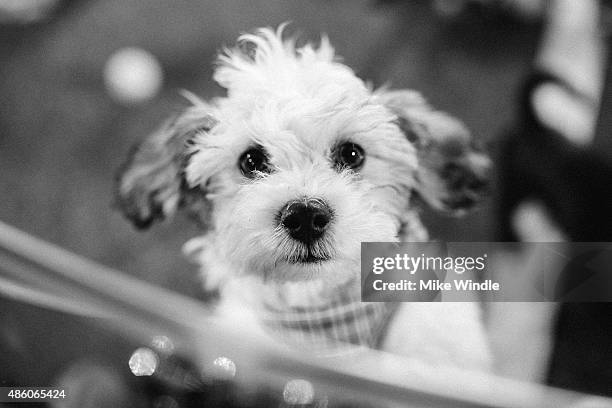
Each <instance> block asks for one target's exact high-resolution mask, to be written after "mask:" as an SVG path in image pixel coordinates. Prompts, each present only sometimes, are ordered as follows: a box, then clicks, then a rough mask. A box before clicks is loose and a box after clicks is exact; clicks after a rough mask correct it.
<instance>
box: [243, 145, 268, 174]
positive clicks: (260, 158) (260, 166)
mask: <svg viewBox="0 0 612 408" xmlns="http://www.w3.org/2000/svg"><path fill="white" fill-rule="evenodd" d="M238 166H239V167H240V171H241V172H242V174H244V175H245V176H246V177H249V178H253V177H255V176H256V175H257V172H264V173H269V172H270V167H269V163H268V156H266V152H265V151H264V150H263V148H262V147H252V148H250V149H249V150H247V151H246V152H244V153H242V155H241V156H240V160H239V161H238Z"/></svg>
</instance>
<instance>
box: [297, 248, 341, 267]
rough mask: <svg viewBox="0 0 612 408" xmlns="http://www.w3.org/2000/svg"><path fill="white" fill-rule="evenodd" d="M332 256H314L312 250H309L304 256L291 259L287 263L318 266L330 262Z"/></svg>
mask: <svg viewBox="0 0 612 408" xmlns="http://www.w3.org/2000/svg"><path fill="white" fill-rule="evenodd" d="M330 259H331V256H330V255H327V254H314V253H313V251H312V250H310V249H308V250H307V251H306V252H305V253H304V254H300V255H299V256H293V257H289V258H288V259H287V262H288V263H290V264H294V265H296V264H297V265H299V264H317V263H323V262H326V261H329V260H330Z"/></svg>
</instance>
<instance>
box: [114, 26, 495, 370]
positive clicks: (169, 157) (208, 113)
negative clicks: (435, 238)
mask: <svg viewBox="0 0 612 408" xmlns="http://www.w3.org/2000/svg"><path fill="white" fill-rule="evenodd" d="M282 31H283V26H281V27H280V28H279V29H278V30H276V31H274V30H272V29H260V30H258V31H256V33H255V34H245V35H243V36H241V37H240V38H239V46H238V47H237V48H234V49H227V50H225V51H224V52H223V53H222V54H221V55H220V57H219V59H218V66H217V68H216V70H215V73H214V79H215V80H216V81H217V82H218V83H219V84H220V85H221V86H222V87H224V88H225V89H226V90H227V96H226V97H222V98H218V99H215V100H212V101H210V102H205V101H203V100H200V99H199V98H197V97H195V96H193V95H191V94H190V95H188V98H189V99H190V100H191V103H192V105H191V106H190V107H188V108H187V109H186V110H185V111H184V112H183V113H181V114H180V115H179V116H178V117H176V118H174V119H172V120H171V121H169V122H167V123H166V124H165V125H164V126H163V127H162V129H161V130H160V131H159V132H157V133H155V134H154V135H153V136H152V137H150V138H149V139H147V140H145V141H144V142H143V143H142V144H140V146H139V147H137V148H136V149H135V150H134V151H133V153H132V155H131V157H130V159H129V160H128V162H127V163H126V165H125V166H124V167H123V168H122V172H121V174H120V175H119V178H118V199H119V204H120V206H121V208H122V209H123V210H124V212H125V213H126V214H127V216H128V217H129V218H131V219H132V220H133V221H134V223H135V224H136V225H137V226H141V227H144V226H148V225H150V224H151V223H152V222H153V221H155V220H156V219H162V218H165V217H168V216H170V215H172V214H173V213H174V212H176V210H177V209H179V208H186V209H187V210H188V212H191V213H192V214H195V215H196V216H197V217H198V219H200V220H203V221H204V223H205V224H206V227H207V232H206V233H205V234H203V236H202V237H199V238H195V239H194V240H192V241H190V242H189V243H188V244H187V245H186V249H187V251H188V252H190V253H191V254H193V255H195V256H197V258H198V260H199V262H200V263H201V264H202V270H203V274H204V279H205V283H206V285H207V286H208V287H219V286H223V283H227V282H228V281H233V282H236V281H239V280H240V279H242V278H243V277H248V280H249V281H257V282H259V283H258V284H261V282H264V286H266V285H278V284H280V285H282V284H284V283H285V282H298V283H297V284H298V285H299V284H300V282H315V281H316V282H324V283H325V285H324V286H325V287H327V288H330V291H331V292H333V288H335V287H340V285H345V283H346V282H348V281H350V280H354V279H358V274H359V270H360V244H361V242H367V241H398V240H408V241H421V240H426V239H427V234H426V231H425V229H424V228H423V226H422V225H421V223H420V221H419V216H418V210H417V209H415V201H414V196H415V194H418V195H419V196H420V197H421V198H423V200H424V201H425V202H426V203H428V204H430V205H431V206H432V207H433V208H435V209H440V210H448V211H452V212H461V211H464V210H465V209H467V208H468V207H470V206H471V205H473V204H474V203H475V202H476V201H477V198H478V197H479V195H480V193H481V192H482V187H483V186H484V180H485V173H486V171H485V170H486V167H487V165H488V161H487V160H488V159H486V156H484V155H483V154H481V153H479V152H478V151H476V150H475V149H474V144H473V141H472V138H471V136H470V134H469V132H468V131H467V129H466V128H465V126H464V125H463V124H462V123H461V122H460V121H459V120H457V119H455V118H453V117H451V116H450V115H448V114H445V113H441V112H437V111H435V110H434V109H433V108H431V106H429V105H428V104H427V102H426V101H425V100H424V99H423V98H422V97H421V96H420V95H419V94H418V93H416V92H415V91H409V90H402V91H389V90H385V89H381V90H373V89H371V87H369V86H368V85H367V84H366V83H364V82H363V81H362V80H361V79H359V78H358V77H357V76H356V75H355V74H354V72H353V71H352V70H351V69H350V68H348V67H347V66H346V65H344V64H342V63H340V62H339V61H338V59H337V57H336V56H335V53H334V50H333V48H332V46H331V45H330V43H329V41H328V39H327V38H326V37H323V38H322V39H321V41H320V43H319V44H318V46H315V45H313V44H307V45H305V46H303V47H296V45H295V40H294V39H283V35H282ZM347 142H350V143H354V144H356V145H359V146H360V147H361V148H362V149H363V152H364V156H365V161H364V162H363V165H362V166H361V167H359V168H358V169H349V168H346V167H338V166H336V165H335V164H334V154H335V153H334V152H335V151H336V149H337V148H338V146H339V145H341V144H342V143H347ZM254 147H256V148H258V149H260V151H263V152H265V155H266V159H267V161H268V169H267V171H266V172H258V173H256V174H255V176H254V177H245V175H244V174H242V173H241V171H240V167H239V164H238V162H239V158H240V157H241V155H243V154H244V152H246V151H248V150H249V149H251V148H254ZM300 199H311V200H320V201H322V202H324V203H325V204H326V205H327V206H328V207H329V208H330V211H331V213H332V214H333V216H332V217H331V220H330V222H329V225H328V226H327V227H326V230H325V234H324V235H323V237H322V238H321V239H320V240H318V241H316V242H315V243H313V244H312V245H311V246H310V247H306V246H305V245H304V244H303V243H301V242H298V241H297V240H295V239H292V238H291V236H290V235H289V234H288V233H287V232H286V231H285V230H284V229H283V227H282V226H281V225H280V223H279V212H280V211H281V210H282V208H283V207H284V206H285V205H286V204H287V203H288V202H291V201H292V200H300ZM306 253H308V254H310V255H312V256H315V257H316V258H317V259H322V261H319V262H301V261H300V260H301V259H303V257H304V256H305V254H306ZM304 284H306V283H304ZM226 286H227V287H232V285H231V284H229V285H226ZM233 287H234V288H236V287H238V288H239V289H238V292H240V291H241V290H242V291H243V292H242V294H241V295H239V296H242V297H245V296H246V295H247V294H246V293H245V291H249V292H250V293H248V295H249V296H250V297H253V296H254V293H253V292H254V290H252V288H251V289H247V286H246V285H243V284H241V285H238V286H236V285H234V286H233ZM343 287H344V286H343ZM226 293H229V292H226ZM226 296H229V295H227V294H226ZM320 298H321V299H323V300H322V301H325V295H322V296H321V297H320ZM298 303H299V302H298ZM383 348H385V349H388V350H390V351H395V352H399V353H402V354H408V355H412V356H421V357H425V358H427V359H429V360H438V361H447V362H449V363H456V364H460V365H463V366H474V367H476V366H477V367H483V366H485V365H486V364H487V361H488V353H487V347H486V343H485V341H484V338H483V330H482V327H481V325H480V321H479V315H478V310H477V306H476V305H474V304H405V305H403V306H402V307H401V308H400V310H399V311H398V312H397V313H396V316H395V317H394V319H393V322H392V325H391V326H390V328H389V333H388V335H387V336H386V341H385V345H383Z"/></svg>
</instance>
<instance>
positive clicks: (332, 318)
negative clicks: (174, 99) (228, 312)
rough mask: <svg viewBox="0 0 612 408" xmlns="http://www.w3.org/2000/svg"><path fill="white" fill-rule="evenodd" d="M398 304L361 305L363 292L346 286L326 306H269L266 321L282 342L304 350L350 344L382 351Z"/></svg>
mask: <svg viewBox="0 0 612 408" xmlns="http://www.w3.org/2000/svg"><path fill="white" fill-rule="evenodd" d="M300 289H301V290H302V291H307V290H309V288H308V287H306V288H300ZM310 290H314V289H310ZM398 305H399V304H398V303H384V302H371V303H370V302H361V296H360V292H359V290H354V288H353V287H346V288H343V289H341V290H338V291H335V293H334V294H333V295H332V296H331V298H329V299H328V301H326V302H325V303H324V304H323V305H300V306H295V305H291V306H289V305H287V304H281V305H279V304H271V303H266V304H265V305H264V313H263V315H264V316H263V322H264V324H265V326H266V327H267V328H269V329H271V330H272V331H273V333H274V334H275V335H278V336H279V337H280V338H281V340H284V341H287V342H289V343H290V344H295V345H298V346H301V347H307V348H315V349H337V348H341V347H346V346H347V345H349V344H350V345H357V346H365V347H368V348H379V346H380V345H381V342H382V341H383V340H384V335H385V333H386V331H387V326H388V324H389V322H390V321H391V319H392V317H393V315H394V313H395V311H396V310H397V308H398Z"/></svg>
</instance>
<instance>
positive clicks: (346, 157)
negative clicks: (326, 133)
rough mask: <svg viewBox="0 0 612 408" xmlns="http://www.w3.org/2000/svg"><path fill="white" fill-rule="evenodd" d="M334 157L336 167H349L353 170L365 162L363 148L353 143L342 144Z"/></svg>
mask: <svg viewBox="0 0 612 408" xmlns="http://www.w3.org/2000/svg"><path fill="white" fill-rule="evenodd" d="M333 156H334V161H335V164H336V167H338V168H343V167H348V168H350V169H353V170H355V169H357V168H359V167H361V166H362V165H363V162H364V160H365V152H364V151H363V148H362V147H361V146H359V145H358V144H356V143H351V142H346V143H342V144H341V145H339V146H338V147H336V149H334V154H333Z"/></svg>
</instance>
